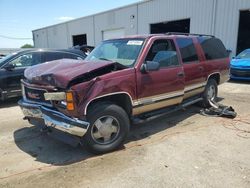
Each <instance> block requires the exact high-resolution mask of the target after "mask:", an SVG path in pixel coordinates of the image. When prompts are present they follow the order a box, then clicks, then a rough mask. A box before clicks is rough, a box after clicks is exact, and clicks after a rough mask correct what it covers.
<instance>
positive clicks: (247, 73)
mask: <svg viewBox="0 0 250 188" xmlns="http://www.w3.org/2000/svg"><path fill="white" fill-rule="evenodd" d="M230 78H231V79H235V80H250V69H249V68H238V67H231V68H230Z"/></svg>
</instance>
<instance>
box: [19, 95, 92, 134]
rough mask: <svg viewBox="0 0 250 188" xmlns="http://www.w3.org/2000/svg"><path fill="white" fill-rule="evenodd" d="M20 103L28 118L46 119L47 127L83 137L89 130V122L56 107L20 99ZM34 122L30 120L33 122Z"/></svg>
mask: <svg viewBox="0 0 250 188" xmlns="http://www.w3.org/2000/svg"><path fill="white" fill-rule="evenodd" d="M18 105H19V106H20V107H21V109H22V111H23V114H24V116H25V118H26V119H28V120H32V119H41V120H43V121H44V126H45V127H48V128H49V127H52V128H54V129H57V130H60V131H63V132H66V133H69V134H71V135H74V136H79V137H82V136H83V135H84V134H85V133H86V132H87V130H88V127H89V123H88V122H86V121H82V120H79V119H75V118H71V117H68V116H66V115H64V114H63V113H61V112H59V111H57V110H55V109H51V108H48V107H45V106H42V105H39V104H34V103H30V102H26V101H24V100H19V101H18ZM32 122H33V121H30V123H31V124H32Z"/></svg>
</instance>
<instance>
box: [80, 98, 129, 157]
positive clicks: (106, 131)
mask: <svg viewBox="0 0 250 188" xmlns="http://www.w3.org/2000/svg"><path fill="white" fill-rule="evenodd" d="M87 120H88V121H89V122H90V126H89V128H88V130H87V133H86V134H85V135H84V137H83V139H82V143H83V145H84V146H86V148H87V150H88V151H90V152H91V153H94V154H102V153H107V152H110V151H113V150H115V149H117V148H118V147H119V146H121V145H122V143H123V141H124V140H125V138H126V137H127V134H128V132H129V127H130V125H129V118H128V115H127V113H126V112H125V110H124V109H123V108H121V107H120V106H118V105H116V104H112V103H102V102H100V103H96V104H95V105H93V106H92V107H91V108H90V110H89V112H88V115H87Z"/></svg>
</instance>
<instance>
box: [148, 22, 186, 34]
mask: <svg viewBox="0 0 250 188" xmlns="http://www.w3.org/2000/svg"><path fill="white" fill-rule="evenodd" d="M189 31H190V19H183V20H176V21H170V22H161V23H156V24H151V25H150V33H151V34H156V33H167V32H181V33H189Z"/></svg>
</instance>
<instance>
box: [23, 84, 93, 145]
mask: <svg viewBox="0 0 250 188" xmlns="http://www.w3.org/2000/svg"><path fill="white" fill-rule="evenodd" d="M22 91H23V99H21V100H19V101H18V104H19V106H20V107H21V109H22V111H23V114H24V119H26V120H28V121H29V123H31V124H33V125H35V126H38V127H39V128H40V129H41V130H43V131H47V132H48V133H49V135H51V136H54V137H56V138H58V139H59V140H61V141H63V142H65V143H67V144H70V145H73V146H76V145H77V144H78V143H79V142H80V138H81V137H82V136H84V135H85V133H86V132H87V130H88V126H89V123H88V122H87V121H83V120H80V119H79V118H74V117H71V116H68V115H65V114H64V113H62V112H60V111H59V110H58V108H56V107H55V103H57V102H59V101H60V102H61V101H65V103H66V104H65V110H66V109H67V108H68V109H69V110H72V108H74V104H73V99H72V93H70V92H62V91H61V92H57V91H55V89H53V88H51V87H44V88H41V87H33V85H30V84H28V83H26V82H24V81H22ZM72 104H73V105H72ZM73 137H74V138H73Z"/></svg>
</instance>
